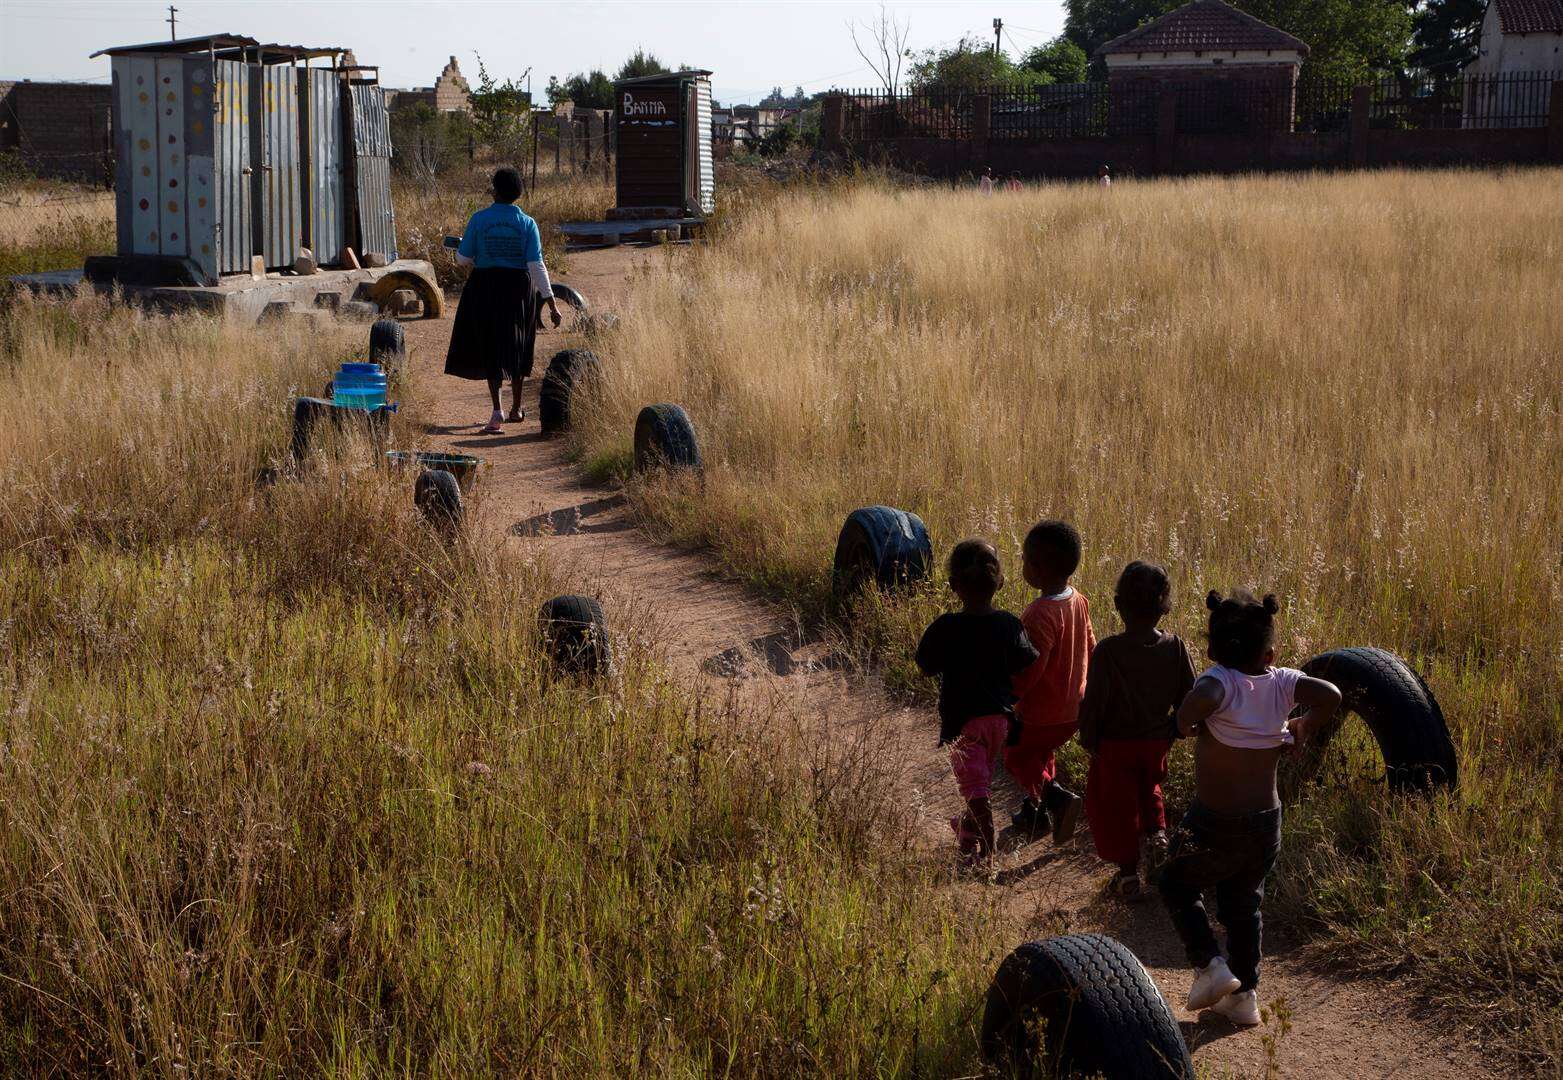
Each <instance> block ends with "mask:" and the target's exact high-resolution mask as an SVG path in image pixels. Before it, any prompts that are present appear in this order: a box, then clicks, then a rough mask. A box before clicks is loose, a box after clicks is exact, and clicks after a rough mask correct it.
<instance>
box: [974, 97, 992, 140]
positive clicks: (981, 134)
mask: <svg viewBox="0 0 1563 1080" xmlns="http://www.w3.org/2000/svg"><path fill="white" fill-rule="evenodd" d="M992 135H993V99H992V98H991V97H989V96H988V95H987V94H978V95H977V96H976V97H974V98H972V99H971V137H972V138H973V139H974V140H976V141H978V142H984V143H985V142H987V141H988V139H989V138H990V137H991V136H992ZM983 150H984V153H986V150H987V148H986V147H984V148H983Z"/></svg>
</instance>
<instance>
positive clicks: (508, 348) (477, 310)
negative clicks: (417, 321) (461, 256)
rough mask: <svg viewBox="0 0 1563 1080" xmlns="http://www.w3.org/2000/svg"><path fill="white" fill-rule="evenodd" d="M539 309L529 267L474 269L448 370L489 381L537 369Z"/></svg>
mask: <svg viewBox="0 0 1563 1080" xmlns="http://www.w3.org/2000/svg"><path fill="white" fill-rule="evenodd" d="M537 310H538V303H537V294H536V293H535V292H533V291H532V279H531V277H530V276H528V274H527V272H526V271H525V270H512V269H510V268H508V267H502V266H496V267H489V268H487V269H482V270H474V271H472V276H471V277H469V278H468V279H467V286H466V288H464V289H462V290H461V299H460V300H459V301H458V302H457V304H456V324H455V325H454V326H452V327H451V331H450V349H449V350H448V351H447V352H446V353H445V374H447V375H454V376H456V377H457V378H458V379H478V380H482V381H485V382H489V381H493V380H494V379H499V378H511V379H524V378H526V377H527V376H528V375H530V374H532V352H533V350H534V349H535V348H536V346H537Z"/></svg>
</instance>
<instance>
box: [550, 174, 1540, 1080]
mask: <svg viewBox="0 0 1563 1080" xmlns="http://www.w3.org/2000/svg"><path fill="white" fill-rule="evenodd" d="M1557 184H1558V174H1557V173H1555V172H1547V171H1516V172H1505V173H1484V172H1474V171H1473V172H1441V173H1420V174H1417V173H1393V172H1388V173H1362V174H1356V175H1343V176H1310V177H1297V178H1281V177H1275V178H1253V179H1232V180H1219V179H1199V180H1188V181H1167V182H1154V183H1140V184H1120V185H1119V186H1117V187H1114V188H1113V189H1111V190H1110V191H1107V192H1103V191H1101V190H1099V189H1097V188H1095V187H1085V186H1047V187H1042V188H1040V189H1035V190H1031V191H1028V192H1026V193H1023V194H1020V195H1015V196H1008V195H1002V196H999V197H995V198H991V199H983V198H981V197H979V196H978V195H976V194H975V193H964V192H963V193H952V192H949V191H948V190H925V191H921V192H904V191H895V190H890V189H887V188H882V187H874V186H870V187H860V188H852V187H841V188H825V189H820V190H808V191H799V192H794V193H791V194H788V195H786V196H784V197H781V198H778V199H774V200H772V201H770V202H768V203H767V204H765V205H764V206H759V207H753V208H751V209H750V211H749V212H748V213H747V214H746V215H745V217H744V219H743V220H742V221H741V222H740V223H738V224H737V225H736V226H734V227H732V228H730V229H728V230H726V232H725V235H724V236H723V239H722V242H721V243H719V244H717V245H715V246H713V247H711V248H709V249H706V250H704V251H701V252H698V253H696V254H695V256H694V257H692V258H689V259H687V260H683V261H682V262H681V263H680V265H679V266H678V267H677V269H676V271H675V273H673V274H672V275H668V276H656V277H649V278H647V279H646V280H645V281H644V282H643V283H642V284H641V287H640V288H639V289H638V291H637V294H636V297H635V299H634V301H633V302H632V304H631V306H630V307H629V309H628V310H625V311H624V312H622V313H621V314H622V315H623V316H624V319H623V325H622V329H621V330H620V331H619V332H618V333H616V334H615V335H614V337H613V339H612V340H611V342H610V343H609V344H608V345H607V346H606V350H607V354H608V355H611V357H612V363H611V364H610V365H609V369H608V370H609V374H608V377H607V379H606V385H605V389H604V391H603V394H602V398H601V400H600V401H599V402H597V404H596V406H595V408H594V410H593V412H592V415H591V416H590V417H589V418H588V419H587V422H586V426H585V428H584V430H582V431H581V432H580V433H579V435H578V439H579V449H580V451H581V453H582V455H583V457H584V458H585V460H586V461H587V462H588V464H589V466H591V467H592V468H594V469H596V470H598V471H600V472H613V471H620V470H622V469H623V467H624V464H625V462H626V460H627V454H628V446H627V433H628V432H629V431H630V430H631V427H632V423H633V419H634V416H635V413H636V411H637V410H638V409H639V408H640V406H641V405H643V404H645V403H648V402H654V401H674V402H679V403H681V404H683V405H685V406H686V407H687V408H688V409H689V412H690V414H691V416H692V417H693V418H694V421H695V424H696V426H697V428H698V430H699V433H700V437H701V439H702V442H703V445H704V449H705V452H706V455H707V474H706V479H705V483H704V485H703V486H701V487H699V488H698V489H697V488H693V487H683V488H680V487H671V486H670V487H642V488H640V489H639V497H640V500H641V504H642V506H643V508H644V510H645V511H646V512H647V513H648V514H649V515H651V516H652V517H653V518H654V519H656V520H658V521H660V522H661V523H662V525H663V526H664V527H665V528H666V530H667V531H668V532H669V533H670V534H671V535H673V536H675V537H678V538H680V539H682V540H684V541H686V542H689V543H698V544H705V545H709V546H711V547H712V548H714V549H715V550H716V551H718V552H719V553H720V554H721V555H722V557H723V558H724V559H725V560H726V561H727V563H728V564H729V565H730V566H731V567H732V568H734V570H735V571H736V572H738V573H740V574H743V575H744V576H746V577H748V578H749V579H751V580H753V581H755V582H757V583H758V584H760V585H762V586H764V587H767V588H769V589H772V590H775V591H778V592H781V593H783V594H785V595H787V596H789V597H791V598H793V599H794V600H796V601H797V602H798V603H799V604H800V605H801V606H802V607H804V608H805V609H806V610H813V611H818V610H819V609H820V608H821V607H823V603H824V597H825V594H826V590H827V578H828V571H829V564H830V555H831V550H832V547H833V545H834V541H835V536H836V532H837V530H838V529H839V527H840V524H841V521H842V519H843V517H844V516H845V515H846V513H847V512H848V511H850V510H851V509H853V508H854V507H857V506H861V505H866V504H871V503H879V502H883V503H888V504H891V505H894V506H899V507H902V508H904V509H907V510H912V511H915V512H916V513H918V514H920V515H921V516H922V517H923V518H924V519H925V520H926V521H927V523H928V525H929V527H930V529H931V531H932V533H933V536H934V538H935V545H936V551H937V552H938V553H942V552H945V551H948V549H949V546H950V545H951V544H952V543H953V542H954V541H956V540H958V539H960V538H961V537H963V536H968V535H979V536H985V537H987V538H990V539H992V540H994V541H996V542H997V543H998V544H999V546H1000V549H1001V551H1002V552H1003V553H1004V555H1005V558H1006V565H1007V566H1008V567H1009V568H1010V570H1011V575H1010V576H1011V584H1010V586H1009V587H1008V588H1007V589H1006V591H1005V593H1004V595H1003V597H1002V599H1003V601H1004V602H1006V603H1007V604H1008V605H1009V606H1010V607H1012V608H1018V607H1019V606H1020V605H1021V604H1022V603H1023V602H1024V600H1025V595H1024V588H1023V586H1022V585H1021V583H1020V581H1019V574H1018V572H1016V571H1017V570H1018V562H1017V559H1018V554H1017V552H1018V544H1019V539H1020V537H1021V535H1022V534H1023V533H1024V530H1025V529H1026V528H1027V527H1028V526H1029V525H1030V523H1031V522H1032V521H1034V520H1035V519H1037V518H1038V517H1041V516H1045V515H1061V516H1064V517H1067V518H1069V519H1070V520H1072V521H1074V522H1075V523H1076V524H1077V525H1078V526H1079V527H1080V529H1081V530H1082V532H1083V533H1084V536H1085V540H1086V545H1087V549H1086V561H1085V563H1084V565H1083V567H1082V571H1081V574H1080V577H1079V579H1078V583H1079V584H1080V585H1081V586H1082V587H1083V589H1084V591H1085V592H1086V593H1087V595H1088V596H1090V597H1091V598H1093V599H1094V601H1095V605H1096V606H1095V613H1096V621H1097V628H1098V631H1099V632H1111V631H1112V630H1114V629H1115V628H1116V626H1115V621H1114V619H1113V616H1112V613H1111V605H1110V603H1109V599H1110V596H1111V588H1112V583H1113V581H1114V579H1115V577H1116V575H1117V572H1118V570H1119V569H1120V568H1121V567H1122V566H1123V565H1124V563H1126V562H1127V561H1129V560H1130V559H1133V558H1150V559H1155V560H1159V561H1163V562H1165V563H1166V564H1167V565H1168V566H1169V567H1170V568H1171V571H1172V574H1173V575H1174V578H1175V582H1176V587H1177V607H1176V610H1175V611H1174V613H1173V615H1172V616H1171V617H1170V620H1169V623H1170V625H1171V626H1172V627H1173V628H1174V629H1176V630H1178V631H1179V632H1181V633H1183V634H1184V635H1185V636H1187V637H1191V638H1195V639H1197V638H1198V635H1199V631H1200V628H1201V625H1202V623H1201V617H1202V615H1203V608H1202V604H1201V597H1202V596H1203V595H1204V592H1205V590H1207V589H1209V588H1212V587H1215V588H1223V589H1224V588H1226V587H1228V586H1230V585H1234V584H1248V585H1252V586H1256V587H1259V588H1261V589H1262V590H1266V591H1274V592H1276V593H1277V594H1279V595H1280V596H1281V597H1282V598H1283V611H1284V615H1283V620H1284V623H1283V632H1282V639H1281V642H1280V651H1281V658H1282V660H1283V662H1288V663H1294V664H1295V663H1298V662H1301V661H1302V660H1303V659H1305V658H1307V657H1308V656H1309V655H1312V654H1313V653H1315V652H1318V651H1321V650H1323V649H1326V648H1330V647H1337V646H1345V645H1354V644H1372V645H1378V646H1382V647H1385V648H1390V649H1394V650H1397V651H1399V652H1401V653H1403V654H1404V655H1406V656H1407V657H1409V658H1411V659H1412V661H1413V662H1414V663H1415V664H1417V665H1419V666H1420V667H1422V668H1423V669H1424V671H1425V672H1426V674H1427V677H1428V680H1429V682H1430V683H1431V684H1432V686H1433V687H1434V689H1435V690H1436V691H1437V693H1438V694H1439V696H1440V698H1441V700H1442V703H1443V706H1444V710H1445V712H1446V713H1447V714H1448V715H1449V717H1450V722H1451V726H1452V728H1453V732H1454V736H1455V739H1456V744H1457V747H1458V749H1459V753H1460V759H1461V765H1462V770H1463V772H1462V778H1461V779H1462V783H1461V787H1460V789H1459V791H1458V792H1457V793H1455V794H1454V795H1452V796H1441V797H1438V798H1435V799H1431V800H1410V801H1402V800H1398V799H1395V798H1392V797H1390V796H1388V795H1387V794H1386V792H1385V790H1384V788H1383V786H1382V785H1381V784H1378V783H1375V782H1374V779H1373V776H1374V772H1375V769H1377V770H1379V771H1381V770H1382V765H1381V764H1380V763H1378V762H1376V761H1375V760H1374V751H1373V750H1372V746H1371V742H1370V741H1368V740H1367V739H1365V738H1362V737H1358V738H1355V739H1347V740H1345V743H1344V745H1342V746H1341V748H1340V750H1339V752H1338V757H1339V759H1338V760H1337V761H1336V762H1334V763H1333V765H1334V768H1333V771H1332V772H1331V774H1330V776H1331V781H1330V782H1329V783H1327V784H1325V785H1322V786H1321V787H1319V788H1316V789H1314V790H1313V791H1312V793H1311V794H1310V795H1309V797H1308V798H1307V800H1306V801H1305V802H1303V803H1302V804H1301V805H1299V806H1297V807H1296V808H1295V809H1293V810H1292V811H1291V812H1290V814H1289V816H1288V824H1287V834H1288V835H1287V847H1286V852H1285V854H1284V856H1283V860H1284V861H1283V864H1282V866H1281V868H1280V871H1279V873H1278V875H1277V877H1276V879H1275V881H1274V882H1273V887H1272V892H1271V896H1272V900H1271V902H1270V910H1271V911H1272V912H1273V913H1275V914H1278V915H1281V916H1283V917H1285V918H1287V919H1289V920H1290V921H1292V922H1293V923H1294V924H1296V925H1299V926H1304V927H1311V928H1313V933H1314V936H1315V938H1316V940H1317V941H1318V942H1319V945H1320V948H1321V949H1325V950H1327V951H1328V952H1329V953H1330V954H1331V955H1332V956H1333V957H1335V958H1338V959H1341V960H1343V961H1345V962H1347V963H1349V964H1352V965H1356V966H1358V967H1361V968H1371V969H1374V970H1378V971H1382V972H1388V973H1393V974H1395V975H1399V976H1405V977H1407V978H1409V979H1411V980H1412V981H1414V982H1415V984H1416V985H1417V986H1418V987H1419V988H1420V989H1421V990H1422V991H1423V992H1425V993H1426V994H1427V995H1428V996H1429V997H1431V998H1433V999H1435V1000H1441V1001H1446V1002H1449V1003H1451V1004H1453V1005H1455V1006H1457V1007H1462V1008H1464V1007H1466V1006H1468V1004H1469V1002H1471V1001H1472V1000H1475V1001H1477V1002H1479V1003H1480V1007H1481V1009H1482V1011H1483V1015H1484V1016H1486V1017H1487V1018H1488V1021H1489V1023H1490V1024H1491V1026H1492V1028H1493V1029H1494V1030H1497V1031H1501V1032H1503V1033H1505V1034H1506V1035H1507V1037H1508V1040H1509V1043H1510V1045H1511V1046H1513V1047H1517V1048H1518V1049H1520V1050H1521V1051H1522V1052H1523V1053H1526V1054H1530V1055H1534V1056H1535V1057H1537V1058H1539V1059H1542V1060H1550V1061H1551V1062H1553V1063H1554V1065H1555V1063H1556V1062H1557V1061H1558V1060H1560V1058H1563V838H1560V837H1563V833H1560V830H1559V828H1558V824H1559V822H1560V821H1563V784H1560V777H1559V773H1560V768H1563V714H1560V705H1559V688H1560V687H1563V645H1560V643H1563V426H1560V416H1559V412H1560V407H1563V302H1560V296H1559V291H1558V275H1557V266H1558V261H1559V258H1560V257H1563V209H1560V206H1559V203H1558V201H1557V199H1556V198H1555V197H1554V196H1555V193H1556V190H1557ZM947 602H948V601H947V598H946V596H945V595H944V593H943V591H942V590H941V589H940V587H939V586H938V585H937V583H935V584H931V585H930V586H929V587H928V588H926V589H924V590H923V591H921V592H919V593H917V594H915V595H914V596H912V597H911V598H910V599H908V600H905V601H900V602H895V603H890V604H887V605H884V606H883V607H882V608H881V609H880V611H879V614H878V615H877V617H876V618H875V619H874V620H873V622H872V623H871V625H869V626H868V627H866V628H864V629H861V630H859V631H858V632H857V637H856V640H855V645H856V646H857V647H858V648H859V649H860V650H861V651H862V652H864V653H865V654H868V655H871V656H873V657H874V658H876V659H877V660H879V661H882V662H883V663H885V664H886V665H887V666H888V669H889V671H890V672H891V674H892V675H893V676H894V677H896V678H898V679H901V680H903V681H904V683H905V684H906V685H909V686H924V685H925V684H919V683H916V682H914V680H913V679H912V677H911V675H910V668H909V665H908V657H909V653H910V650H911V647H912V645H913V643H914V642H915V641H916V635H917V632H918V631H919V630H920V629H921V628H922V626H923V625H925V624H926V622H927V620H928V619H929V618H930V617H931V616H932V615H933V614H934V613H935V612H936V611H937V610H939V609H940V608H941V606H943V605H944V604H946V603H947ZM1184 757H1185V755H1184V754H1182V753H1180V755H1179V758H1180V760H1182V759H1183V758H1184ZM1180 782H1186V777H1184V778H1182V779H1180ZM1467 1015H1469V1013H1467Z"/></svg>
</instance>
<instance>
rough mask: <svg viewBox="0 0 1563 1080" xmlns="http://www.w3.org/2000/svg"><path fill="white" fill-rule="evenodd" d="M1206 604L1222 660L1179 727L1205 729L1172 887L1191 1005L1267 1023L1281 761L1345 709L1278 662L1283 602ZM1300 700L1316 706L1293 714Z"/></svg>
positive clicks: (1166, 871)
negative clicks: (1264, 934) (1220, 932)
mask: <svg viewBox="0 0 1563 1080" xmlns="http://www.w3.org/2000/svg"><path fill="white" fill-rule="evenodd" d="M1205 604H1206V606H1207V607H1209V608H1210V650H1209V651H1210V658H1211V659H1212V660H1214V661H1215V665H1214V666H1213V667H1210V668H1208V669H1206V671H1205V672H1204V673H1203V674H1202V675H1200V677H1199V678H1198V679H1196V680H1194V688H1193V689H1192V690H1190V691H1189V693H1188V696H1187V697H1185V698H1184V699H1183V704H1182V705H1180V706H1178V730H1179V732H1181V733H1182V734H1184V735H1191V734H1195V733H1198V735H1199V744H1198V746H1197V747H1196V750H1195V773H1194V775H1195V786H1196V789H1197V790H1196V798H1195V801H1194V805H1193V806H1191V807H1190V808H1189V812H1188V813H1187V814H1186V815H1184V818H1183V821H1182V822H1181V823H1180V824H1179V825H1178V829H1177V832H1176V833H1175V834H1174V836H1173V837H1172V841H1171V843H1170V845H1169V847H1168V852H1167V863H1166V865H1165V866H1164V867H1163V868H1162V873H1161V882H1160V886H1161V895H1162V899H1163V900H1164V901H1166V904H1167V911H1168V913H1169V914H1170V915H1171V916H1172V921H1173V924H1174V925H1175V926H1176V927H1177V930H1178V936H1179V937H1181V938H1182V939H1183V945H1184V949H1185V950H1186V952H1187V954H1188V958H1189V963H1191V964H1192V965H1193V966H1194V985H1193V987H1192V988H1191V989H1190V990H1189V997H1188V1007H1189V1009H1190V1010H1191V1011H1198V1010H1200V1009H1206V1008H1209V1009H1213V1010H1215V1011H1216V1012H1218V1013H1220V1014H1221V1015H1222V1016H1224V1017H1226V1018H1227V1019H1228V1020H1230V1021H1232V1022H1233V1023H1235V1024H1241V1025H1244V1026H1251V1025H1254V1024H1257V1023H1259V1019H1260V1016H1259V999H1258V994H1257V993H1256V990H1257V987H1258V985H1259V950H1260V936H1261V926H1262V920H1261V917H1260V914H1259V908H1260V905H1261V904H1262V903H1263V902H1264V894H1265V878H1266V877H1267V876H1268V875H1269V873H1270V868H1271V867H1272V866H1274V865H1275V860H1276V856H1277V855H1279V854H1280V851H1281V807H1280V803H1279V800H1278V799H1277V797H1276V788H1275V774H1276V765H1277V763H1278V761H1279V759H1280V756H1281V755H1280V751H1281V749H1282V748H1285V747H1289V746H1291V745H1292V744H1293V742H1294V741H1295V742H1297V743H1299V744H1300V743H1303V742H1306V741H1307V739H1308V737H1309V735H1310V734H1311V733H1312V732H1314V731H1317V730H1319V729H1320V728H1321V727H1322V726H1323V724H1324V723H1326V722H1327V721H1328V719H1329V718H1330V717H1331V716H1333V715H1334V713H1335V710H1336V708H1338V707H1339V705H1340V691H1339V690H1338V689H1337V688H1336V687H1334V686H1333V685H1331V684H1330V683H1327V682H1325V681H1324V680H1322V679H1315V678H1312V677H1311V676H1308V675H1305V674H1304V673H1303V672H1301V671H1298V670H1296V669H1295V668H1282V667H1275V666H1274V660H1275V648H1274V641H1275V613H1276V611H1278V610H1279V607H1280V605H1279V604H1277V603H1276V600H1275V597H1273V596H1266V597H1265V598H1264V599H1263V600H1256V599H1254V597H1253V595H1252V594H1250V593H1247V592H1241V591H1240V592H1237V593H1235V594H1233V595H1232V596H1230V597H1226V598H1223V597H1222V596H1221V594H1220V593H1214V592H1213V593H1211V594H1210V595H1209V596H1208V597H1206V598H1205ZM1299 705H1301V706H1303V707H1304V708H1306V709H1307V712H1306V713H1305V714H1304V715H1303V716H1302V717H1300V718H1298V719H1296V720H1289V719H1288V718H1289V717H1290V715H1291V713H1292V711H1293V710H1294V709H1295V708H1296V707H1297V706H1299ZM1207 764H1208V765H1210V766H1211V769H1210V771H1209V772H1208V773H1207V772H1206V769H1205V766H1206V765H1207ZM1213 807H1215V808H1213ZM1210 888H1214V889H1215V892H1216V904H1217V914H1219V916H1220V918H1221V922H1222V925H1224V926H1225V927H1226V930H1227V955H1226V956H1222V955H1221V948H1220V946H1219V944H1218V943H1217V941H1216V937H1215V934H1214V933H1213V932H1212V931H1211V928H1210V919H1209V917H1208V916H1207V915H1206V913H1205V904H1204V899H1203V897H1204V893H1205V890H1207V889H1210Z"/></svg>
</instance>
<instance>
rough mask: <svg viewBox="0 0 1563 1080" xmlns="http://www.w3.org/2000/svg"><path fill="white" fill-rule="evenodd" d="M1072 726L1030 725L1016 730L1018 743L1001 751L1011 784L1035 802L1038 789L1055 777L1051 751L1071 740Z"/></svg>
mask: <svg viewBox="0 0 1563 1080" xmlns="http://www.w3.org/2000/svg"><path fill="white" fill-rule="evenodd" d="M1076 726H1077V725H1075V724H1048V725H1047V726H1046V727H1032V726H1030V725H1028V726H1026V727H1023V728H1021V729H1020V742H1019V743H1018V744H1017V745H1015V746H1011V747H1009V748H1008V749H1006V750H1005V751H1004V767H1005V768H1006V769H1008V770H1009V774H1010V775H1011V776H1013V777H1014V778H1015V784H1016V785H1017V786H1018V787H1019V788H1020V790H1021V791H1024V792H1025V793H1026V794H1027V795H1030V796H1031V797H1032V798H1038V797H1040V796H1041V794H1042V789H1043V788H1044V787H1046V786H1047V785H1048V784H1049V783H1051V782H1052V780H1053V777H1054V776H1056V775H1057V774H1058V762H1057V761H1055V760H1054V758H1053V751H1055V750H1057V749H1058V748H1059V747H1060V746H1063V745H1064V744H1065V743H1066V742H1068V741H1069V740H1070V739H1072V738H1073V737H1074V734H1075V729H1076Z"/></svg>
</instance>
